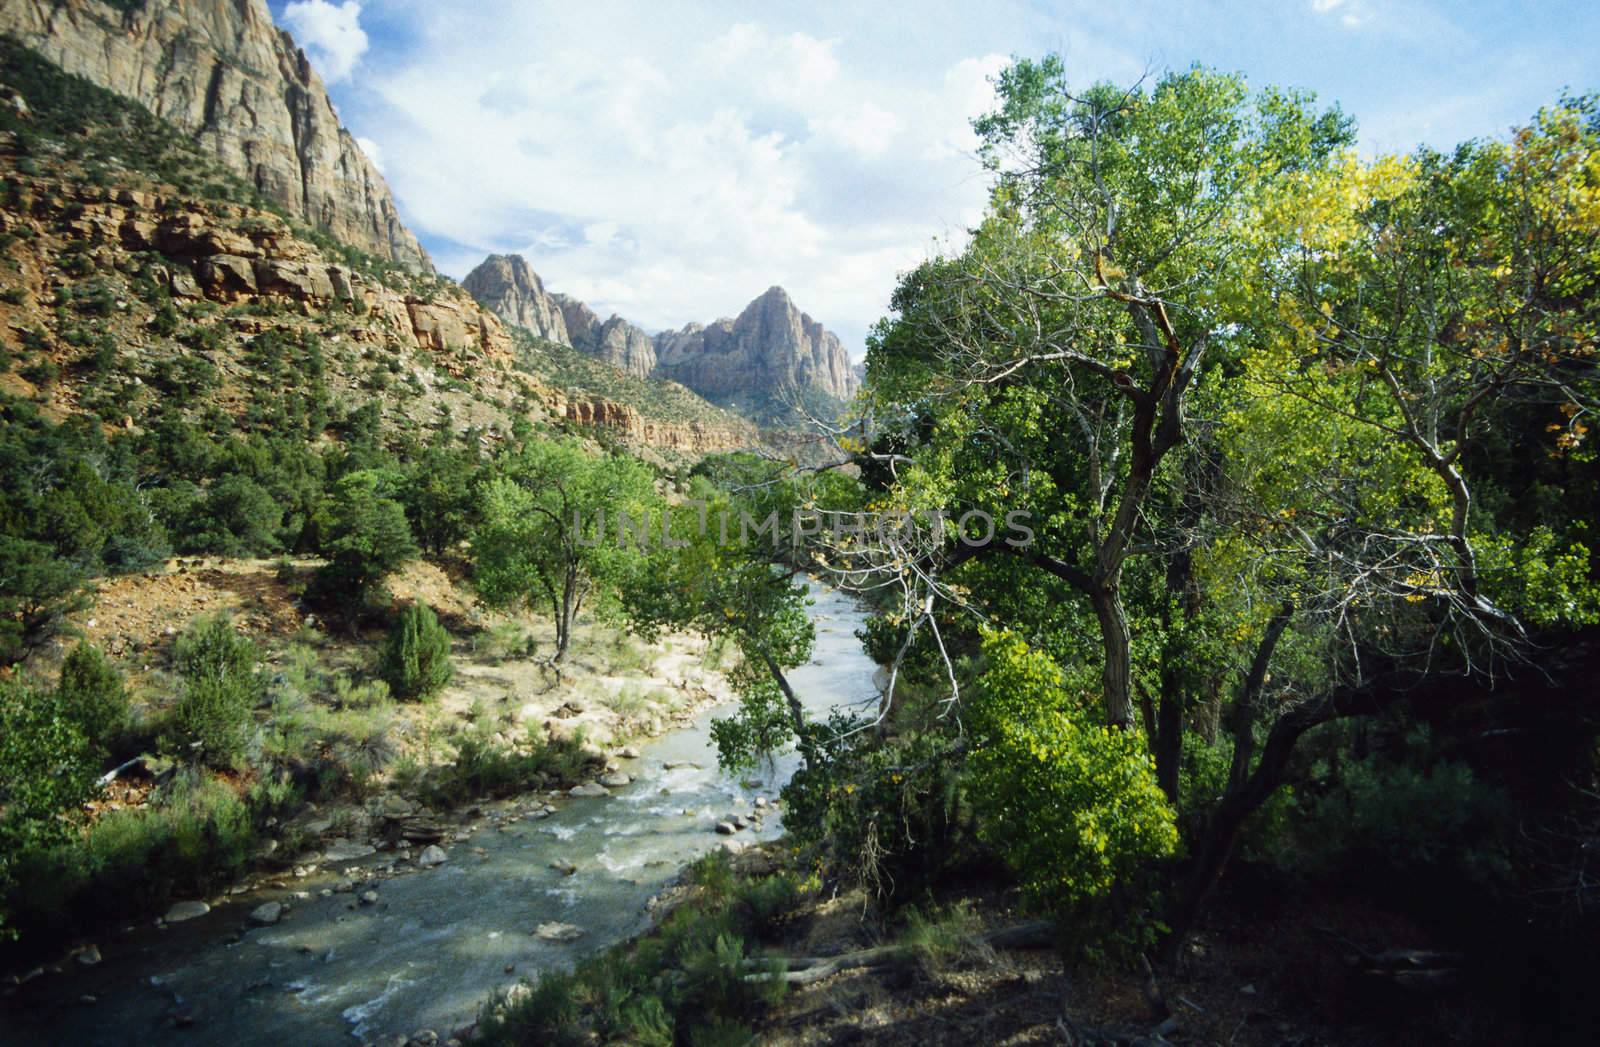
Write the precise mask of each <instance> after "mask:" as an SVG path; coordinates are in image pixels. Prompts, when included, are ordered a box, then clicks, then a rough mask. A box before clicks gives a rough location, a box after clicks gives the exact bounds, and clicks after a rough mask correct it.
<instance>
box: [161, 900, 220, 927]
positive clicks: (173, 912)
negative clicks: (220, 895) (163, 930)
mask: <svg viewBox="0 0 1600 1047" xmlns="http://www.w3.org/2000/svg"><path fill="white" fill-rule="evenodd" d="M210 911H211V906H209V905H207V904H206V903H205V902H178V903H176V904H175V905H173V907H172V908H170V909H168V910H167V915H166V921H167V922H168V923H182V922H183V921H184V920H192V919H194V918H195V917H196V916H204V915H205V914H206V913H208V912H210Z"/></svg>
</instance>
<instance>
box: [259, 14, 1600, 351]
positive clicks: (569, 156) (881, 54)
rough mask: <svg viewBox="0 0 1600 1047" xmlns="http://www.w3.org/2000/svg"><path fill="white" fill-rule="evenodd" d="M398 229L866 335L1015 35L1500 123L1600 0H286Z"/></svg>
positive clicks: (1114, 68) (726, 310)
mask: <svg viewBox="0 0 1600 1047" xmlns="http://www.w3.org/2000/svg"><path fill="white" fill-rule="evenodd" d="M271 7H272V11H273V14H274V16H275V17H276V18H277V20H278V22H279V23H280V24H282V25H285V26H287V27H289V28H290V29H291V30H292V31H293V32H294V34H295V37H296V39H297V40H298V41H299V42H300V43H301V44H302V46H304V47H306V49H307V51H308V52H309V53H310V54H311V56H312V60H313V62H314V63H315V64H316V66H317V68H318V69H319V70H320V71H321V72H322V74H323V77H324V79H325V80H327V82H328V86H329V89H330V91H331V93H332V95H333V97H334V100H335V102H336V103H337V104H338V106H339V110H340V114H341V116H342V118H343V119H344V121H345V123H346V124H347V125H348V126H349V127H350V129H351V130H352V132H354V133H355V134H356V135H357V136H358V137H359V138H360V139H361V140H362V142H363V145H364V146H366V147H367V149H368V151H369V152H370V153H372V154H373V155H374V158H375V159H377V160H378V161H379V163H380V165H381V167H382V169H383V171H384V173H385V176H386V177H387V178H388V180H389V182H390V185H391V186H392V187H393V188H394V190H395V193H396V196H397V197H398V199H399V202H400V207H401V211H402V213H403V215H404V217H405V219H406V221H407V223H408V224H409V225H410V226H411V228H412V229H413V230H414V231H415V232H416V233H417V234H418V235H419V236H420V237H421V239H422V241H423V243H424V244H425V245H426V246H427V247H428V249H429V250H430V251H431V252H432V253H433V256H434V258H435V260H436V262H438V264H439V266H440V268H441V269H443V270H444V271H445V272H447V273H450V274H451V275H454V276H457V277H459V276H461V275H463V274H465V273H466V271H467V270H469V269H470V268H471V267H472V266H473V265H475V264H476V263H477V262H478V261H479V260H481V259H482V257H483V255H485V254H486V253H488V252H490V251H519V252H521V253H522V254H524V255H525V256H527V258H528V259H529V261H530V262H531V263H532V265H533V267H534V268H535V269H536V270H537V271H538V272H539V273H540V274H541V275H542V276H543V277H544V279H545V281H546V283H547V284H548V285H549V286H550V287H551V288H552V289H555V290H560V291H566V292H569V293H572V294H575V295H577V296H578V297H580V298H583V299H585V300H587V301H589V302H590V303H591V304H592V305H594V307H595V308H596V309H597V310H598V311H600V312H601V314H602V315H605V314H606V313H609V312H613V311H615V312H618V313H621V314H622V315H624V316H626V317H628V318H629V319H631V320H633V321H635V322H636V323H639V324H641V325H643V326H645V327H646V328H648V329H651V330H656V329H660V328H666V327H679V326H681V325H683V324H684V323H687V322H689V321H692V320H698V321H702V322H704V321H708V320H712V319H715V318H717V317H719V316H726V315H730V314H732V313H735V312H737V311H738V309H739V308H741V307H742V306H743V305H744V304H745V303H746V302H748V301H749V300H750V299H751V298H754V297H755V296H756V295H758V294H759V293H761V292H762V291H763V290H765V289H766V288H767V287H768V286H770V285H772V284H782V285H783V286H785V287H786V288H788V290H789V291H790V293H791V294H792V295H793V296H794V298H795V300H796V301H797V302H798V303H799V304H800V306H801V307H802V308H803V309H805V310H806V311H808V312H810V313H811V314H812V315H813V316H815V317H816V318H817V319H819V320H821V321H822V322H823V323H825V324H827V325H828V326H829V327H831V328H833V329H834V330H835V331H837V332H838V333H839V334H840V336H841V337H842V338H843V339H844V341H845V344H846V346H847V348H849V349H850V351H851V353H852V354H853V355H857V356H859V355H860V353H861V350H862V341H863V339H864V337H865V335H866V332H867V330H868V328H869V327H870V325H871V324H872V322H873V321H874V320H875V319H876V318H877V317H879V316H881V315H882V314H883V312H884V308H885V303H886V302H887V300H888V295H889V292H890V291H891V290H892V288H893V286H894V282H895V276H896V273H898V272H900V271H902V270H904V269H906V268H908V267H910V266H912V265H914V264H916V263H917V262H918V261H920V260H921V259H922V258H924V257H927V256H928V255H929V254H930V253H933V252H934V251H936V250H938V249H939V248H940V246H941V245H943V246H949V245H950V244H953V243H957V242H959V240H960V237H961V233H962V230H964V229H965V228H966V227H967V226H968V225H970V224H971V223H972V222H973V221H974V220H975V219H976V218H977V216H978V214H979V213H980V212H981V209H982V206H983V199H984V185H985V180H984V177H983V174H982V172H981V170H979V168H978V165H977V162H976V160H975V159H974V158H973V156H972V149H973V142H972V138H971V134H970V130H969V128H968V127H967V121H968V119H970V118H971V117H972V116H974V115H977V114H978V113H980V112H982V111H983V110H984V109H985V108H986V107H987V105H988V103H989V101H990V99H991V98H992V93H991V90H990V88H989V85H988V82H987V77H989V76H990V75H992V74H993V73H994V72H995V71H996V70H998V69H999V68H1000V67H1001V66H1003V65H1004V63H1005V61H1006V58H1007V56H1010V55H1026V56H1037V55H1041V54H1044V53H1046V52H1049V51H1056V52H1059V53H1061V54H1063V55H1064V56H1065V57H1066V59H1067V64H1068V68H1069V70H1071V71H1072V74H1073V76H1074V78H1075V79H1077V80H1079V81H1080V82H1088V81H1092V80H1097V79H1102V78H1111V79H1116V80H1131V79H1135V78H1137V77H1138V76H1140V75H1141V74H1143V73H1145V72H1146V71H1159V70H1161V69H1165V68H1181V67H1185V66H1188V65H1189V64H1191V63H1193V62H1201V63H1203V64H1205V65H1209V66H1213V67H1217V68H1221V69H1226V70H1232V71H1237V72H1241V73H1243V74H1245V75H1246V76H1247V77H1248V78H1249V80H1250V82H1251V83H1252V84H1255V85H1257V86H1263V85H1266V84H1278V85H1281V86H1292V87H1300V88H1306V89H1310V90H1313V91H1315V92H1316V93H1317V94H1318V96H1319V97H1320V98H1322V99H1323V100H1324V101H1330V102H1332V101H1336V102H1338V103H1339V104H1340V105H1341V106H1342V107H1343V108H1344V109H1345V110H1346V111H1347V112H1349V113H1351V114H1352V115H1354V116H1355V117H1356V118H1357V120H1358V122H1359V124H1360V128H1361V148H1362V150H1363V151H1364V152H1367V153H1375V152H1388V151H1405V150H1408V149H1410V148H1411V147H1413V146H1415V145H1416V144H1418V143H1422V142H1425V143H1428V144H1431V145H1435V146H1440V147H1443V146H1448V145H1451V144H1454V143H1455V142H1458V141H1461V140H1463V139H1466V138H1472V137H1482V136H1494V135H1503V134H1504V133H1505V132H1506V131H1507V129H1508V128H1510V127H1511V126H1512V125H1514V124H1516V123H1519V122H1522V121H1525V120H1526V119H1527V118H1528V116H1529V115H1531V114H1532V113H1533V112H1534V111H1536V110H1537V109H1538V107H1539V106H1540V105H1542V104H1544V103H1547V102H1549V101H1552V100H1554V99H1555V98H1556V97H1557V96H1558V95H1559V94H1560V93H1561V91H1562V90H1563V89H1564V88H1570V89H1573V90H1577V91H1586V90H1600V61H1597V60H1596V59H1595V57H1594V55H1595V53H1596V52H1595V41H1596V40H1600V6H1596V5H1589V4H1579V3H1567V4H1555V3H1552V4H1540V5H1537V6H1535V5H1531V4H1530V5H1523V4H1509V3H1502V4H1489V3H1442V2H1419V0H1397V2H1393V3H1381V2H1379V0H1281V2H1277V3H1225V4H1199V3H1153V4H1121V3H1114V2H1100V3H1081V4H1080V3H1042V2H1040V3H1026V2H1015V0H1007V2H1000V3H976V2H967V3H941V4H906V3H878V4H873V5H866V4H859V3H848V2H838V3H830V2H824V0H812V2H806V3H773V2H766V3H760V4H751V3H723V2H703V3H680V2H673V0H654V2H651V3H607V2H604V0H600V2H596V3H589V4H581V5H580V4H576V3H560V4H557V3H543V2H538V3H534V2H528V0H473V2H470V3H469V2H461V0H368V2H367V3H364V4H363V3H361V2H359V0H292V2H285V0H272V4H271Z"/></svg>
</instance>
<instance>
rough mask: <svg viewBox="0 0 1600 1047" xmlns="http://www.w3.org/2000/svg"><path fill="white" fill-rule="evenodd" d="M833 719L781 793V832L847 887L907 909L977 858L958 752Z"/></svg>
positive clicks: (909, 734) (943, 741) (935, 740)
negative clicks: (908, 902) (813, 756)
mask: <svg viewBox="0 0 1600 1047" xmlns="http://www.w3.org/2000/svg"><path fill="white" fill-rule="evenodd" d="M864 726H865V725H864V724H862V723H860V722H857V721H854V720H851V719H848V718H845V717H841V716H835V717H834V718H833V719H832V720H830V722H828V723H827V724H825V725H813V726H811V727H810V732H811V734H812V736H813V738H814V741H815V748H814V750H813V752H814V753H815V754H816V757H817V758H816V759H815V760H814V761H812V762H810V763H808V764H807V765H806V766H804V767H802V768H800V769H799V770H798V771H796V772H795V774H794V777H793V778H792V779H790V781H789V783H788V785H786V786H785V787H784V789H783V799H784V805H785V807H784V810H785V817H784V825H785V826H786V827H787V829H788V832H789V835H790V837H791V838H793V839H794V840H795V841H796V842H797V843H798V844H800V845H802V846H804V847H808V848H811V849H812V850H813V851H815V852H817V854H818V857H820V858H821V859H822V861H823V864H824V866H825V867H826V868H828V869H829V870H831V871H833V872H835V873H836V874H837V875H838V876H839V877H840V878H841V879H842V880H843V881H844V882H846V883H849V884H852V885H855V886H860V887H863V888H865V889H867V890H868V891H870V892H871V893H873V894H874V895H875V896H876V897H877V898H878V899H879V900H880V901H883V902H887V903H896V902H903V901H905V900H906V899H908V898H912V897H915V896H916V895H917V894H918V893H919V892H921V891H923V890H926V889H928V888H930V887H932V886H933V885H934V884H936V883H937V882H938V881H939V879H940V878H941V877H942V876H943V875H944V874H946V873H948V872H951V871H953V870H955V869H957V868H959V867H960V866H961V865H962V864H963V863H965V862H967V861H969V860H971V859H972V858H974V856H975V852H976V847H975V841H974V840H973V839H972V837H971V833H970V832H969V829H968V821H969V819H970V808H969V806H968V804H967V800H966V792H965V787H964V781H963V777H964V768H965V764H964V761H963V758H962V750H961V746H960V745H958V744H957V740H956V739H955V738H953V737H951V736H950V735H949V734H948V733H947V732H943V731H939V730H928V731H906V732H902V733H900V734H897V735H894V736H891V737H887V738H882V737H879V736H878V735H877V733H876V732H873V731H871V730H864V729H863V728H864Z"/></svg>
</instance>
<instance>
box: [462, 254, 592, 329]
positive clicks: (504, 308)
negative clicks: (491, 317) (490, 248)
mask: <svg viewBox="0 0 1600 1047" xmlns="http://www.w3.org/2000/svg"><path fill="white" fill-rule="evenodd" d="M461 286H462V287H464V288H466V289H467V291H468V293H470V294H471V295H472V297H474V298H476V299H477V300H478V304H479V305H481V306H483V307H484V308H485V309H488V310H489V311H490V312H492V313H494V314H495V315H496V316H498V317H499V318H500V319H502V320H504V321H505V322H506V323H508V324H516V325H517V326H519V327H526V328H527V329H528V330H530V331H532V332H533V333H534V334H536V335H538V336H539V337H540V338H543V339H544V340H545V341H547V342H557V343H559V344H561V345H571V344H572V340H571V338H570V337H568V335H567V323H566V317H565V316H564V315H563V313H562V308H561V306H560V305H559V304H558V303H557V301H556V298H559V297H561V296H559V295H557V296H555V297H552V296H551V295H550V294H549V293H548V292H546V291H545V289H544V281H542V280H540V279H539V274H538V273H536V272H534V271H533V270H532V269H531V268H529V266H528V263H527V261H526V260H525V259H524V258H523V257H522V256H521V255H518V254H511V255H505V254H492V255H490V256H489V257H488V258H485V259H484V260H483V262H482V263H480V264H479V265H478V267H477V268H476V269H474V270H472V272H470V273H468V274H467V276H466V279H464V280H462V281H461Z"/></svg>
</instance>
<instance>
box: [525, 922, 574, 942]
mask: <svg viewBox="0 0 1600 1047" xmlns="http://www.w3.org/2000/svg"><path fill="white" fill-rule="evenodd" d="M533 933H534V935H535V936H536V937H538V938H542V939H544V940H545V941H547V942H575V941H577V940H578V939H579V938H582V937H583V928H581V927H574V926H572V924H570V923H541V924H540V925H539V926H537V927H535V928H534V929H533Z"/></svg>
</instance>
